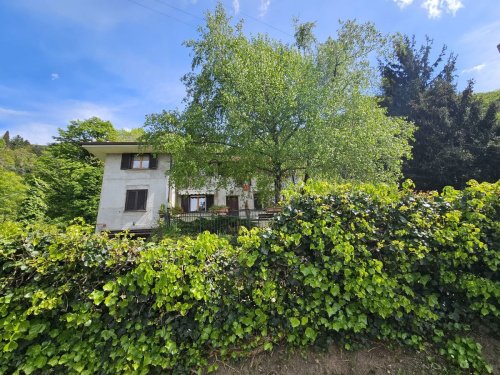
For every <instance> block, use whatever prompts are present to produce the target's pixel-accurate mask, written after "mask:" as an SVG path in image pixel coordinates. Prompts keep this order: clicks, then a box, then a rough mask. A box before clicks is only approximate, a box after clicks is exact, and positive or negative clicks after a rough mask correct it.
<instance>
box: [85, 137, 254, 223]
mask: <svg viewBox="0 0 500 375" xmlns="http://www.w3.org/2000/svg"><path fill="white" fill-rule="evenodd" d="M82 147H83V148H85V149H86V150H87V151H89V152H90V153H91V154H93V155H94V156H96V157H97V158H99V159H100V160H102V161H103V162H104V176H103V180H102V189H101V197H100V201H99V211H98V213H97V225H96V230H97V231H102V230H109V231H111V232H118V231H123V230H130V231H131V232H138V233H142V232H148V231H150V230H151V229H152V228H154V227H156V226H157V225H158V220H159V218H160V216H159V212H160V208H162V207H177V208H178V209H182V211H183V212H205V211H208V210H209V209H210V207H211V206H214V205H215V206H227V207H229V211H230V214H231V213H233V214H237V215H239V210H245V209H250V210H251V209H256V208H260V205H259V201H258V199H257V195H256V194H255V192H254V191H253V189H252V186H251V183H249V184H242V185H241V186H237V185H236V184H234V186H230V187H228V188H226V189H217V188H216V187H215V184H213V186H207V187H206V188H203V189H197V190H194V189H179V190H177V191H176V189H175V188H174V187H173V186H172V184H170V183H169V178H168V174H167V172H168V170H169V168H170V165H171V162H172V159H171V156H170V155H168V154H155V153H153V152H152V149H151V148H150V147H148V146H147V145H142V144H140V143H137V142H90V143H84V144H82Z"/></svg>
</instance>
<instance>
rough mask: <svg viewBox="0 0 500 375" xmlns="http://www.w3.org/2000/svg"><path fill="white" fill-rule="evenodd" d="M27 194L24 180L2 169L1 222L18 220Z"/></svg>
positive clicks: (0, 171) (0, 182) (0, 183)
mask: <svg viewBox="0 0 500 375" xmlns="http://www.w3.org/2000/svg"><path fill="white" fill-rule="evenodd" d="M25 194H26V185H25V184H24V181H23V178H22V177H20V176H19V175H17V174H16V173H14V172H11V171H8V170H5V169H4V168H2V167H0V222H1V221H5V220H13V219H15V218H16V215H17V212H18V209H19V204H20V203H21V202H22V201H23V199H24V197H25Z"/></svg>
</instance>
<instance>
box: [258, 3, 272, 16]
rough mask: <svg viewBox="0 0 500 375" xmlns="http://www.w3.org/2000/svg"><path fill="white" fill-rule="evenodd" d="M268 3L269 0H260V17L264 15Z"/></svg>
mask: <svg viewBox="0 0 500 375" xmlns="http://www.w3.org/2000/svg"><path fill="white" fill-rule="evenodd" d="M270 5H271V0H260V6H259V17H261V18H262V17H264V16H265V15H266V13H267V10H268V9H269V6H270Z"/></svg>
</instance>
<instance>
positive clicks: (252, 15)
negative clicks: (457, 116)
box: [0, 0, 500, 144]
mask: <svg viewBox="0 0 500 375" xmlns="http://www.w3.org/2000/svg"><path fill="white" fill-rule="evenodd" d="M223 3H224V5H225V6H226V9H227V10H228V12H229V13H230V14H231V15H233V16H234V17H235V20H237V19H240V18H243V19H245V31H246V32H248V33H254V34H255V33H258V32H264V33H268V34H269V35H270V36H272V37H273V38H276V39H280V40H282V41H284V42H292V39H293V38H292V34H293V28H292V18H293V17H298V18H299V19H300V20H301V21H315V22H316V24H317V27H316V34H317V36H318V39H320V40H324V39H325V38H326V37H327V36H328V35H335V30H336V29H337V27H338V22H337V21H338V20H339V19H340V20H345V19H354V18H355V19H356V20H358V21H360V22H364V21H372V22H374V23H375V25H376V26H377V27H378V29H379V30H380V31H382V32H383V33H394V32H402V33H405V34H408V35H412V34H415V36H416V37H417V40H418V41H419V42H422V41H423V40H424V37H425V35H429V36H430V37H432V38H433V39H434V46H435V47H434V52H437V51H438V49H440V47H441V46H442V45H443V44H446V45H447V46H448V50H449V51H453V52H455V53H456V54H457V55H458V70H457V72H458V74H459V85H460V87H463V85H464V84H465V82H466V81H467V79H470V78H474V79H475V81H476V86H475V88H476V91H491V90H496V89H500V53H499V52H498V51H497V49H496V45H497V44H498V43H500V0H310V1H308V2H304V1H299V0H294V1H291V0H224V1H223ZM215 4H216V0H0V44H1V46H2V57H1V58H0V135H1V134H3V132H4V131H6V130H9V131H10V134H11V135H15V134H20V135H21V136H22V137H24V138H26V139H28V140H30V141H31V142H32V143H39V144H45V143H48V142H50V141H51V140H52V136H55V135H56V134H57V128H58V127H62V128H64V127H65V126H66V125H67V124H68V123H69V121H70V120H74V119H82V120H83V119H86V118H89V117H91V116H98V117H101V118H102V119H104V120H110V121H111V122H112V123H113V124H114V125H115V127H117V128H127V129H130V128H134V127H140V126H142V125H143V123H144V118H145V115H146V114H149V113H153V112H159V111H161V110H162V109H174V108H177V107H180V106H182V99H183V97H184V87H183V85H182V83H181V82H180V78H181V76H182V75H183V74H185V73H187V72H188V71H189V69H190V64H191V59H190V51H189V50H188V49H187V48H186V47H184V46H183V45H182V42H183V41H185V40H187V39H191V38H195V37H196V36H197V33H196V28H197V26H199V25H201V24H202V23H203V15H204V12H206V11H207V10H213V9H214V7H215Z"/></svg>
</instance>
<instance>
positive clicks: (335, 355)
mask: <svg viewBox="0 0 500 375" xmlns="http://www.w3.org/2000/svg"><path fill="white" fill-rule="evenodd" d="M476 340H477V341H478V342H479V343H481V345H482V346H483V349H482V350H483V354H484V356H485V358H486V359H487V361H488V362H489V363H490V364H491V365H492V366H493V374H498V375H500V340H498V339H494V338H491V337H487V336H482V337H476ZM219 366H220V367H219V369H218V371H217V372H216V374H217V375H234V374H241V375H254V374H255V375H257V374H259V375H260V374H263V375H285V374H286V375H358V374H363V375H365V374H366V375H381V374H384V375H387V374H397V375H417V374H418V375H420V374H421V375H424V374H425V375H427V374H440V375H441V374H457V373H459V372H457V371H456V370H452V369H447V368H446V367H447V366H446V364H445V363H444V362H443V360H442V359H440V358H438V357H436V356H431V355H430V354H429V353H423V352H419V353H417V352H414V351H410V350H402V349H389V348H387V347H386V346H385V345H383V344H373V347H371V348H368V349H364V350H358V351H350V352H347V351H345V350H342V349H339V348H338V347H335V346H332V347H330V349H329V350H328V351H327V352H312V351H307V352H306V351H298V350H295V351H293V352H292V351H286V350H284V349H283V348H278V349H276V350H273V351H272V352H270V353H261V354H258V355H255V356H254V357H251V358H247V359H245V360H243V361H241V362H238V363H222V362H220V363H219Z"/></svg>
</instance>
